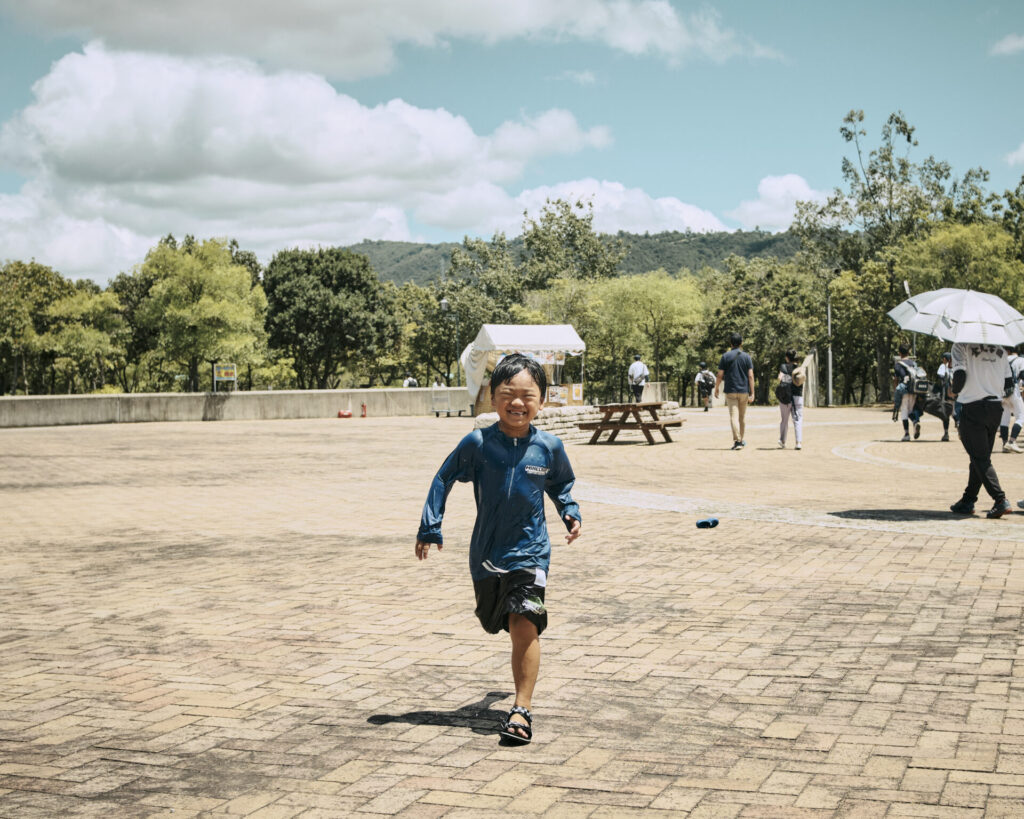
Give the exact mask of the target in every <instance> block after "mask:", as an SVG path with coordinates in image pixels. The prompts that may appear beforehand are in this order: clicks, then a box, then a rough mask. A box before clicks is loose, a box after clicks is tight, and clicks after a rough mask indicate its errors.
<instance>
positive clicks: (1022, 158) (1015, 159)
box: [1006, 142, 1024, 165]
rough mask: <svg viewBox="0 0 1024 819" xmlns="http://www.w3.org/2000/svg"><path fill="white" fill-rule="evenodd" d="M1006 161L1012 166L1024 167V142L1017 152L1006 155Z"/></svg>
mask: <svg viewBox="0 0 1024 819" xmlns="http://www.w3.org/2000/svg"><path fill="white" fill-rule="evenodd" d="M1006 161H1007V163H1008V164H1010V165H1024V142H1022V143H1021V144H1020V147H1019V148H1017V150H1016V151H1012V152H1011V153H1008V154H1007V155H1006Z"/></svg>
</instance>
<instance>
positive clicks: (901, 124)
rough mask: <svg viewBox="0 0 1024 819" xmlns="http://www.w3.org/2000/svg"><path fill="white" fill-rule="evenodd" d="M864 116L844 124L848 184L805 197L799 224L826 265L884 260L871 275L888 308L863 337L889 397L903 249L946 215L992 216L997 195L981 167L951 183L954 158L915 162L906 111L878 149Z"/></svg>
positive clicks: (859, 269)
mask: <svg viewBox="0 0 1024 819" xmlns="http://www.w3.org/2000/svg"><path fill="white" fill-rule="evenodd" d="M863 122H864V112H863V111H858V110H854V111H850V112H849V113H848V114H847V115H846V116H845V117H844V118H843V123H842V126H841V127H840V129H839V133H840V135H841V136H842V138H843V140H844V141H845V142H846V143H847V144H848V145H850V146H851V147H852V148H853V154H854V155H853V156H852V157H849V156H848V157H844V158H843V162H842V173H843V179H844V182H845V186H846V188H845V190H843V189H840V188H837V189H836V190H835V191H834V192H833V193H832V195H831V196H829V197H828V199H827V201H826V202H825V203H824V204H820V203H815V202H800V203H798V205H797V216H796V220H795V222H794V225H793V229H794V230H795V231H796V232H797V233H798V235H800V237H801V240H802V243H803V247H804V250H805V252H806V253H807V254H808V255H809V256H810V257H811V258H812V259H814V260H815V265H816V266H817V267H819V268H821V269H831V268H833V267H837V266H839V267H841V268H842V269H844V270H850V271H853V272H854V273H855V274H861V273H864V272H865V271H866V270H867V268H868V265H875V264H882V265H883V266H884V268H885V271H886V275H885V277H884V278H882V279H879V278H878V275H877V273H878V271H877V269H876V268H872V275H871V279H872V283H873V285H874V287H875V288H876V291H875V295H878V296H879V299H878V301H879V302H880V303H881V304H880V307H881V306H883V305H887V306H885V308H884V310H881V312H879V313H878V314H876V316H875V317H874V319H875V320H874V321H873V322H872V323H871V328H872V329H871V330H870V335H869V337H867V338H865V339H863V343H864V344H865V345H870V346H871V347H872V348H873V351H874V355H875V386H876V390H877V393H878V395H879V396H880V397H881V398H882V399H883V400H884V399H887V398H888V397H889V395H890V391H891V386H892V382H891V378H890V372H889V371H890V367H891V357H892V349H893V348H892V345H893V338H894V333H893V332H892V329H891V325H890V324H887V320H886V319H885V311H886V310H888V309H890V308H891V307H892V306H894V305H895V304H897V303H899V301H900V300H901V297H902V295H903V283H902V279H901V277H900V276H899V275H898V274H897V272H896V258H897V254H898V252H899V249H900V247H901V246H903V245H904V244H906V243H908V242H914V241H916V240H919V239H922V238H924V237H925V236H927V234H928V232H929V231H930V230H931V229H932V228H933V227H934V226H935V225H937V224H939V223H941V221H942V220H943V219H948V220H953V221H958V222H961V223H965V224H970V223H978V222H981V221H984V220H987V219H989V218H990V214H991V211H992V208H993V205H994V202H995V199H994V197H992V196H990V195H988V194H986V193H985V191H984V188H983V183H984V182H985V181H987V179H988V174H987V172H986V171H984V170H983V169H981V168H974V169H971V170H969V171H968V172H967V173H966V174H965V175H964V177H963V178H962V179H960V180H956V181H951V180H952V173H951V171H950V167H949V165H948V163H945V162H942V161H939V160H936V159H935V158H934V157H931V156H929V157H928V158H926V159H925V160H923V161H922V162H914V161H913V160H912V159H911V156H910V154H911V151H912V150H913V149H914V148H916V147H917V144H918V143H917V139H916V138H915V136H914V133H915V129H914V127H913V126H912V125H911V124H910V123H909V122H908V121H907V119H906V117H904V115H903V113H902V112H899V111H897V112H895V113H893V114H890V115H889V117H888V119H887V120H886V121H885V124H884V125H883V126H882V131H881V140H880V142H879V144H878V146H877V147H875V148H873V149H871V150H868V149H867V147H866V146H865V145H864V142H863V140H864V137H866V136H867V132H866V131H865V130H864V129H863V127H862V124H863Z"/></svg>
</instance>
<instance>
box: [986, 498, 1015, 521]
mask: <svg viewBox="0 0 1024 819" xmlns="http://www.w3.org/2000/svg"><path fill="white" fill-rule="evenodd" d="M1012 511H1013V507H1012V506H1010V502H1009V501H1008V500H1007V499H1006V498H1003V499H1002V500H1001V501H996V503H995V505H994V506H993V507H992V508H991V509H989V510H988V512H986V513H985V517H987V518H990V519H995V518H1001V517H1002V516H1003V515H1007V514H1009V513H1010V512H1012Z"/></svg>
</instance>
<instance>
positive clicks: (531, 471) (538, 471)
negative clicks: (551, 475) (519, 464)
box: [523, 464, 551, 475]
mask: <svg viewBox="0 0 1024 819" xmlns="http://www.w3.org/2000/svg"><path fill="white" fill-rule="evenodd" d="M523 468H524V469H525V470H526V474H527V475H547V474H548V472H550V471H551V470H550V469H549V468H548V467H546V466H538V465H537V464H527V465H526V466H525V467H523Z"/></svg>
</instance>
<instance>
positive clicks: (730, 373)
mask: <svg viewBox="0 0 1024 819" xmlns="http://www.w3.org/2000/svg"><path fill="white" fill-rule="evenodd" d="M729 344H730V345H731V347H732V349H731V350H729V351H728V352H727V353H725V354H724V355H723V356H722V358H721V360H720V361H719V362H718V375H717V376H716V377H715V398H718V392H719V390H720V389H721V388H722V384H723V383H724V384H725V405H726V406H727V407H728V408H729V425H730V426H731V427H732V448H733V449H743V447H745V446H746V445H747V442H746V439H745V438H744V435H745V434H746V429H747V422H746V418H747V404H753V403H754V360H753V359H752V358H751V357H750V356H749V355H748V354H747V353H746V351H744V349H743V346H742V345H743V336H741V335H740V334H739V333H733V334H732V335H731V336H729Z"/></svg>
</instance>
